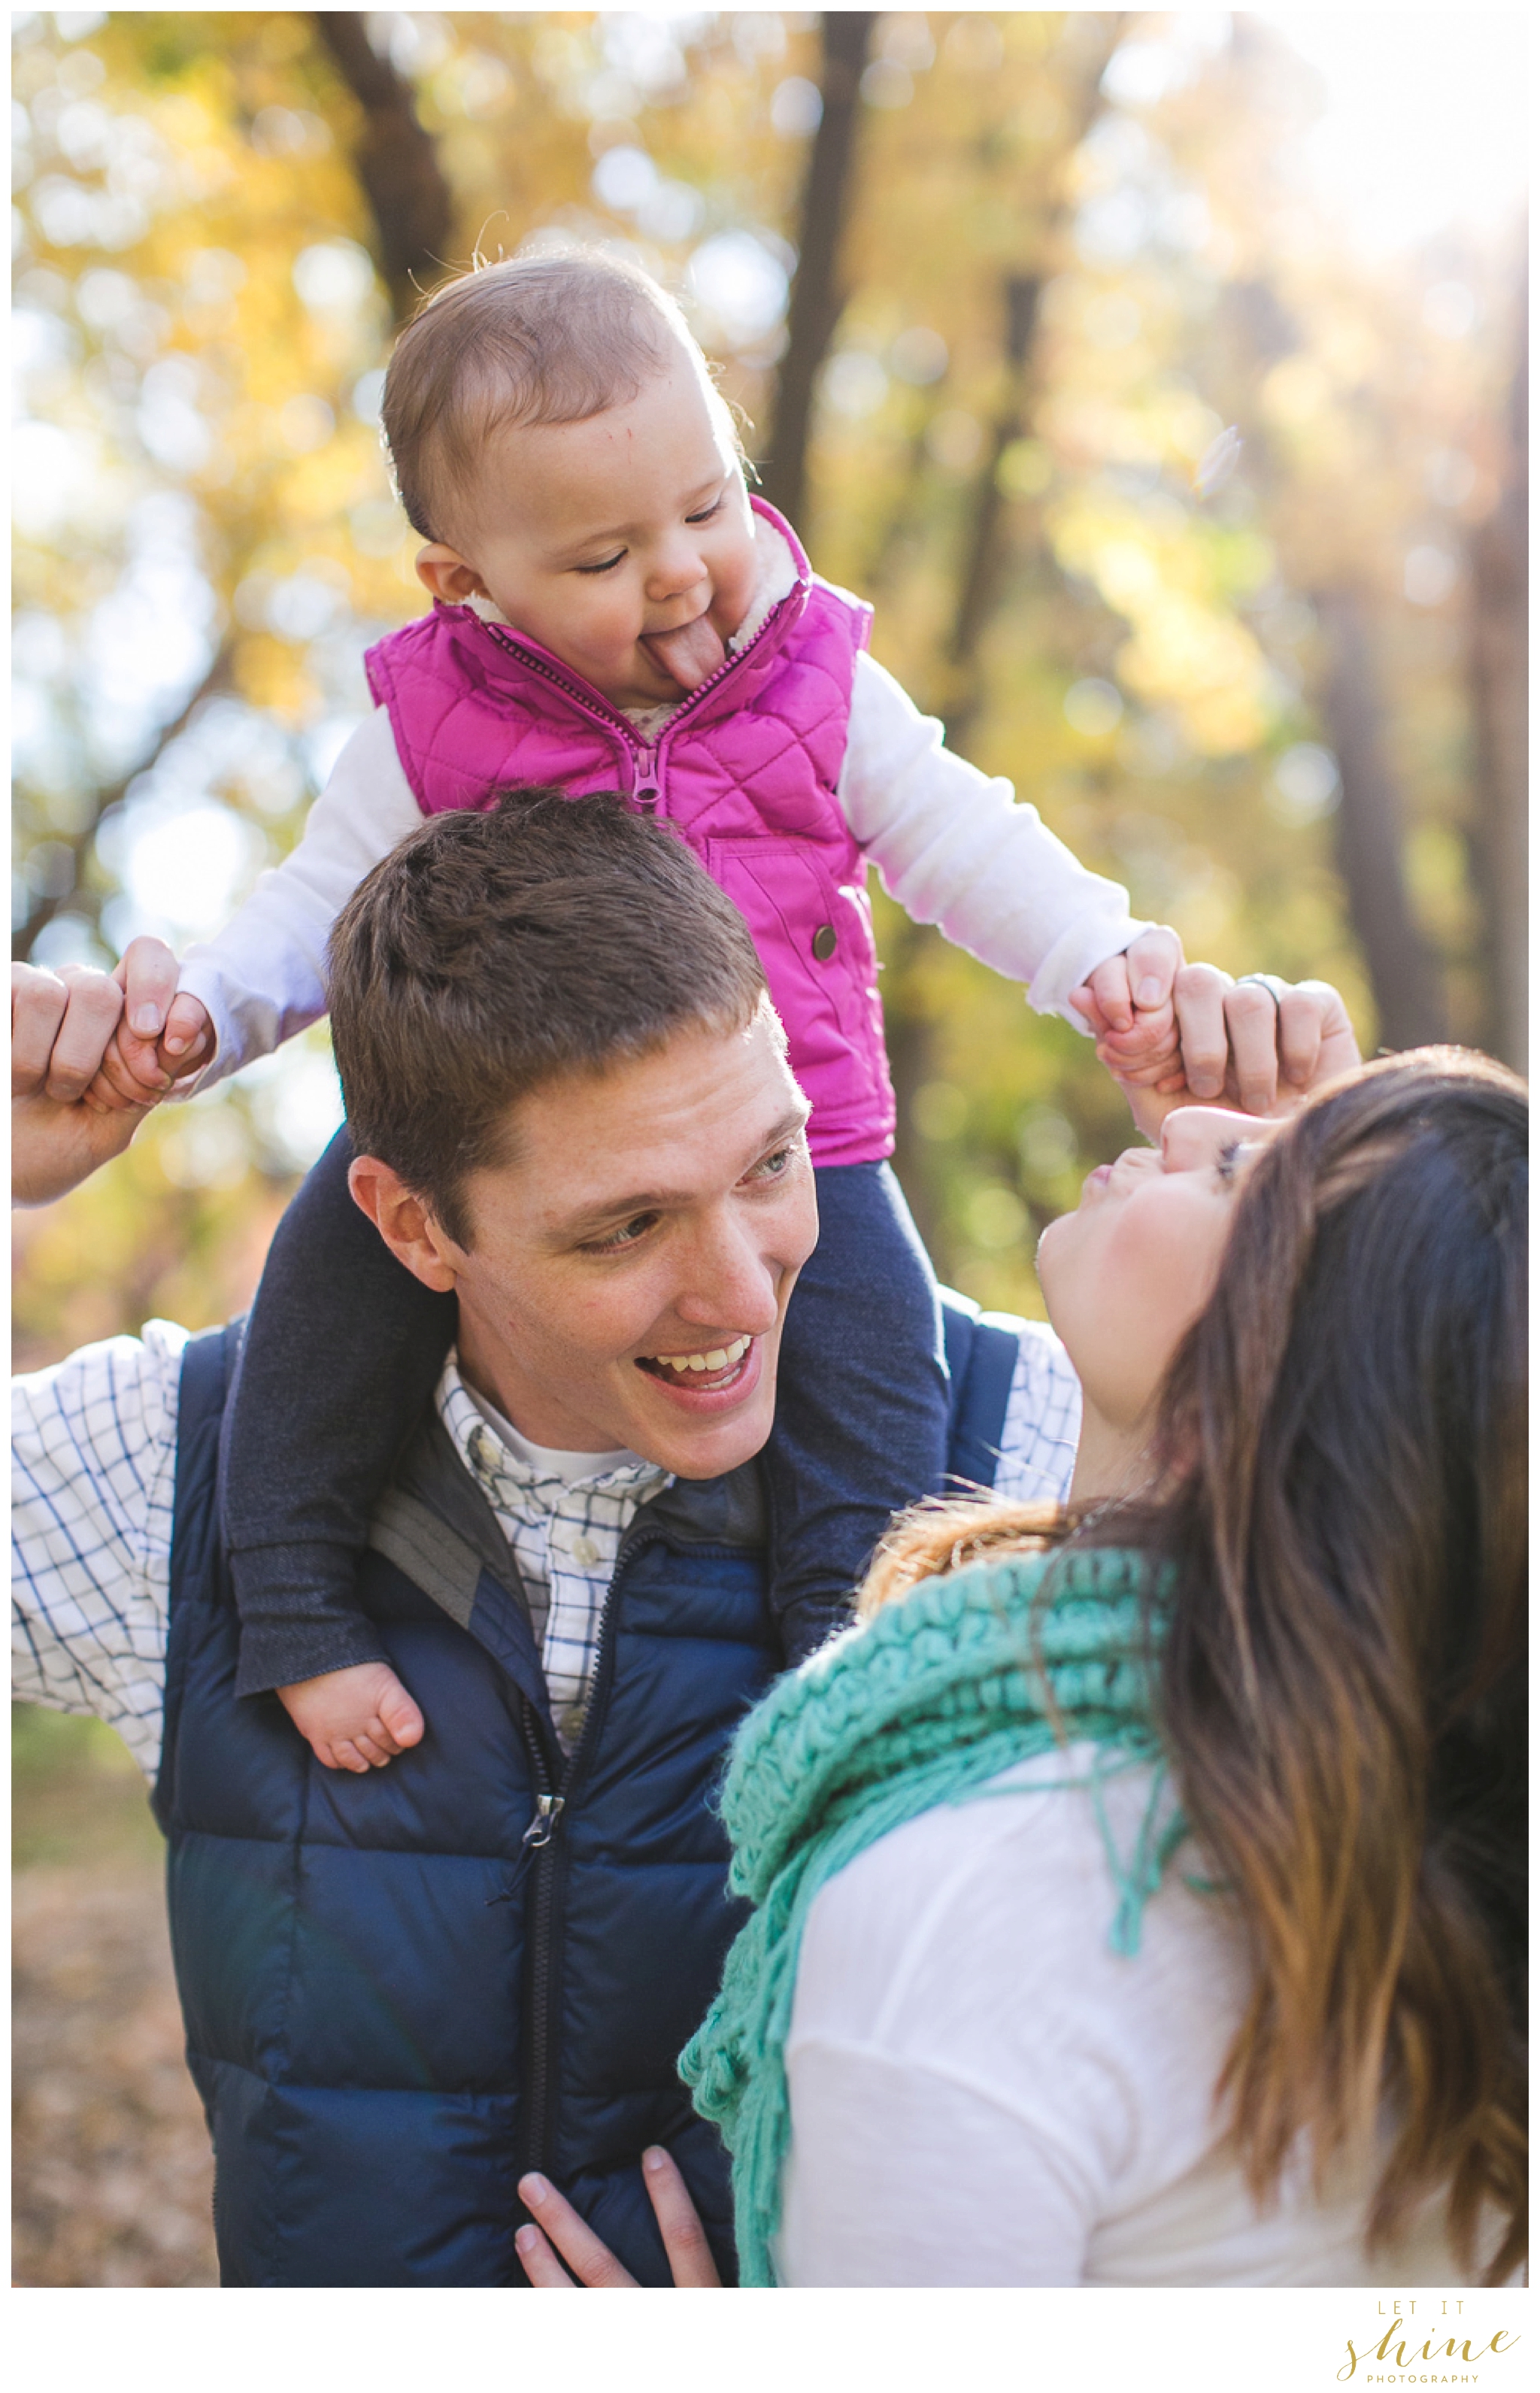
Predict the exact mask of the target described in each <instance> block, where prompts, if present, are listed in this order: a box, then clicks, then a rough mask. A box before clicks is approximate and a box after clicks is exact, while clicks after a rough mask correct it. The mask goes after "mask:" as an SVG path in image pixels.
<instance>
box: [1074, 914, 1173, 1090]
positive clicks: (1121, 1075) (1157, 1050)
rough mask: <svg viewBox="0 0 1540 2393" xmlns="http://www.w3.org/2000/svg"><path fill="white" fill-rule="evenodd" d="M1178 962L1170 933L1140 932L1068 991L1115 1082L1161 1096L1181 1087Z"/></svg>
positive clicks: (1162, 931) (1163, 930)
mask: <svg viewBox="0 0 1540 2393" xmlns="http://www.w3.org/2000/svg"><path fill="white" fill-rule="evenodd" d="M1181 961H1182V956H1181V940H1180V939H1179V938H1178V936H1177V935H1176V933H1175V932H1174V931H1169V930H1166V929H1164V928H1157V929H1155V930H1150V931H1144V932H1142V933H1141V935H1140V936H1139V937H1138V938H1137V939H1135V940H1134V941H1133V942H1132V944H1131V945H1130V946H1129V948H1126V949H1125V951H1124V953H1123V954H1122V955H1120V956H1109V957H1108V958H1107V961H1105V963H1101V964H1098V965H1097V967H1096V970H1095V971H1094V972H1093V973H1092V974H1090V976H1089V978H1088V979H1086V980H1085V981H1083V982H1082V983H1081V985H1080V987H1078V988H1076V989H1072V990H1071V991H1070V1000H1069V1001H1070V1003H1071V1004H1072V1005H1073V1006H1074V1007H1075V1009H1076V1011H1077V1013H1080V1014H1082V1015H1083V1016H1084V1018H1085V1020H1086V1022H1087V1023H1088V1025H1089V1026H1090V1029H1091V1031H1092V1032H1093V1033H1094V1035H1095V1039H1096V1053H1097V1057H1098V1060H1099V1061H1100V1062H1101V1063H1103V1064H1104V1065H1105V1066H1106V1068H1107V1070H1108V1071H1109V1072H1111V1073H1112V1075H1113V1077H1114V1079H1117V1080H1120V1081H1123V1082H1126V1083H1127V1084H1129V1085H1130V1086H1132V1087H1135V1088H1147V1089H1157V1090H1159V1091H1160V1092H1162V1094H1166V1093H1169V1092H1174V1091H1176V1090H1179V1089H1181V1088H1182V1087H1183V1086H1184V1085H1185V1083H1184V1082H1183V1079H1182V1075H1181V1031H1180V1028H1179V1026H1178V1022H1177V1013H1176V1006H1175V1002H1174V998H1173V991H1174V988H1175V984H1176V977H1177V974H1178V973H1179V972H1180V971H1181Z"/></svg>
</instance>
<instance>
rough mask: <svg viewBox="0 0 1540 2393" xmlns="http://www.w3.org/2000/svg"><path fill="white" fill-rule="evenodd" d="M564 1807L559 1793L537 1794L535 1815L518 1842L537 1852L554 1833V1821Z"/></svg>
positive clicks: (559, 1816)
mask: <svg viewBox="0 0 1540 2393" xmlns="http://www.w3.org/2000/svg"><path fill="white" fill-rule="evenodd" d="M566 1809H567V1804H566V1800H565V1798H563V1797H562V1796H560V1795H540V1796H537V1797H536V1798H535V1816H534V1818H533V1819H532V1820H531V1821H530V1823H529V1826H528V1827H527V1828H526V1829H525V1831H524V1834H523V1836H522V1837H520V1838H519V1843H520V1844H521V1845H526V1846H528V1848H529V1850H530V1852H532V1853H533V1852H538V1851H539V1850H540V1849H541V1847H542V1845H548V1844H549V1843H550V1841H551V1839H552V1837H554V1836H555V1833H556V1822H557V1821H558V1820H559V1819H560V1818H561V1815H562V1813H563V1812H564V1811H566Z"/></svg>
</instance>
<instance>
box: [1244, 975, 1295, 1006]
mask: <svg viewBox="0 0 1540 2393" xmlns="http://www.w3.org/2000/svg"><path fill="white" fill-rule="evenodd" d="M1287 986H1288V984H1287V982H1286V981H1284V980H1281V979H1280V978H1279V976H1278V974H1276V973H1242V974H1241V976H1240V978H1239V979H1238V980H1237V981H1236V983H1235V987H1237V988H1265V989H1266V991H1267V993H1268V995H1269V997H1270V998H1271V999H1272V1002H1273V1004H1274V1005H1275V1006H1276V1008H1277V1010H1278V1012H1279V1013H1282V1012H1283V1010H1284V1001H1283V999H1282V997H1281V996H1280V995H1279V991H1280V990H1281V989H1284V988H1286V987H1287Z"/></svg>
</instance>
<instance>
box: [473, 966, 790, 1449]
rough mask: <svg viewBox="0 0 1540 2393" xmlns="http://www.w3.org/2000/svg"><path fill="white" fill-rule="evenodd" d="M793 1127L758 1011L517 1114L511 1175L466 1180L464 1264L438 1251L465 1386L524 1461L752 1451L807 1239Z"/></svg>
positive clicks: (567, 1083) (504, 1170)
mask: <svg viewBox="0 0 1540 2393" xmlns="http://www.w3.org/2000/svg"><path fill="white" fill-rule="evenodd" d="M807 1114H808V1106H807V1103H806V1100H805V1099H804V1098H803V1095H802V1093H801V1092H800V1091H799V1089H798V1088H797V1085H796V1083H795V1081H794V1080H793V1079H792V1078H791V1075H790V1071H789V1070H788V1068H787V1066H786V1061H785V1058H784V1056H783V1055H782V1054H781V1053H780V1051H779V1047H778V1044H777V1039H776V1036H775V1029H774V1017H773V1015H772V1014H771V1013H770V1011H769V1008H768V1005H763V1006H762V1007H761V1009H760V1011H759V1013H757V1014H756V1015H755V1017H754V1019H753V1021H752V1022H751V1023H750V1026H749V1027H748V1028H747V1029H746V1030H741V1031H737V1032H733V1033H730V1034H726V1035H724V1034H723V1033H722V1032H719V1031H714V1030H709V1029H704V1028H691V1029H687V1030H684V1031H681V1032H680V1033H679V1034H678V1036H677V1037H676V1038H674V1039H672V1040H671V1041H670V1042H669V1044H668V1045H667V1046H666V1047H664V1048H662V1049H660V1050H659V1053H656V1054H653V1055H648V1056H644V1057H642V1058H640V1059H639V1060H633V1061H626V1062H622V1063H619V1064H617V1065H615V1066H613V1068H611V1069H610V1070H608V1071H606V1072H604V1073H602V1074H597V1075H594V1076H593V1077H589V1076H585V1075H571V1076H568V1077H567V1078H564V1079H558V1080H554V1081H551V1082H550V1083H548V1084H547V1085H546V1086H545V1087H543V1088H541V1089H537V1090H535V1091H534V1092H532V1094H530V1095H529V1096H528V1097H526V1098H524V1099H522V1100H521V1101H520V1103H519V1105H518V1106H517V1107H516V1112H515V1115H514V1119H513V1125H512V1127H513V1131H514V1140H515V1144H514V1155H515V1159H514V1161H513V1162H512V1163H510V1164H508V1165H506V1166H502V1167H498V1168H489V1169H487V1170H481V1171H478V1172H476V1173H474V1174H473V1175H472V1176H471V1178H470V1180H469V1181H468V1182H467V1183H466V1188H465V1210H466V1214H467V1217H468V1220H469V1223H470V1224H471V1237H472V1245H471V1248H470V1249H469V1250H468V1251H467V1250H465V1249H461V1248H452V1249H450V1248H448V1247H447V1246H445V1245H444V1242H443V1240H442V1234H441V1233H440V1234H439V1236H438V1239H437V1241H436V1242H437V1243H439V1244H440V1247H441V1250H443V1251H444V1252H445V1254H446V1259H447V1260H449V1261H450V1262H451V1263H452V1268H453V1274H454V1282H455V1293H456V1296H457V1297H458V1299H459V1303H460V1331H459V1346H460V1360H461V1366H462V1368H463V1371H464V1373H465V1375H466V1377H467V1378H468V1379H469V1380H471V1381H472V1382H473V1383H474V1384H475V1385H476V1387H478V1388H479V1389H481V1391H482V1392H483V1393H485V1394H486V1395H488V1396H489V1397H490V1398H491V1399H492V1401H493V1402H494V1403H495V1404H497V1405H498V1406H500V1407H501V1408H502V1411H503V1412H504V1413H506V1415H507V1417H508V1419H510V1420H511V1421H512V1422H513V1423H514V1425H515V1426H516V1428H517V1429H519V1430H521V1431H522V1432H523V1433H524V1434H525V1436H526V1437H529V1438H531V1439H533V1440H534V1441H535V1443H536V1444H537V1445H551V1446H559V1447H565V1448H567V1449H568V1450H570V1451H574V1452H580V1453H581V1452H587V1453H603V1452H606V1451H607V1450H609V1449H611V1448H614V1447H618V1446H629V1447H630V1448H631V1450H632V1451H633V1453H635V1454H640V1455H643V1456H645V1457H646V1459H647V1460H648V1461H652V1462H659V1463H661V1464H663V1465H664V1467H665V1468H666V1469H668V1470H670V1471H676V1472H678V1473H679V1474H680V1476H681V1477H683V1478H685V1479H710V1478H714V1477H715V1476H716V1474H717V1473H718V1472H719V1471H729V1470H732V1469H733V1468H735V1467H736V1466H737V1464H738V1463H740V1462H745V1461H747V1460H748V1458H749V1457H750V1455H753V1454H757V1453H758V1451H759V1449H760V1447H761V1446H762V1445H763V1444H764V1441H765V1439H766V1438H767V1437H768V1435H769V1433H770V1425H771V1420H772V1418H773V1415H774V1411H775V1401H776V1366H777V1358H778V1354H779V1348H780V1335H781V1325H782V1323H783V1321H784V1320H785V1318H786V1307H787V1301H788V1299H789V1298H790V1294H791V1290H792V1288H793V1286H794V1284H795V1282H796V1277H797V1274H798V1273H799V1271H800V1270H801V1269H802V1266H803V1263H804V1262H806V1260H807V1258H808V1256H809V1255H810V1254H811V1253H812V1251H813V1248H814V1246H815V1244H816V1239H817V1235H818V1216H817V1207H816V1200H815V1197H814V1187H813V1170H812V1166H811V1164H810V1163H809V1161H808V1155H807V1142H806V1137H805V1134H804V1130H805V1123H806V1120H807ZM669 1357H672V1361H670V1360H667V1359H665V1358H669ZM692 1358H693V1359H694V1361H695V1362H696V1363H697V1364H704V1366H706V1367H704V1368H696V1369H692V1368H690V1367H689V1365H690V1362H691V1359H692Z"/></svg>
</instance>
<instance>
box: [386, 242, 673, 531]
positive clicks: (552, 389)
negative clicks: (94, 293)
mask: <svg viewBox="0 0 1540 2393" xmlns="http://www.w3.org/2000/svg"><path fill="white" fill-rule="evenodd" d="M675 346H677V347H681V348H683V349H684V351H685V355H686V356H689V357H693V358H695V359H698V360H699V364H700V371H701V373H702V375H703V376H705V377H706V379H707V383H708V386H709V387H710V374H709V370H708V368H707V366H706V361H705V360H704V358H702V357H701V355H700V350H699V348H698V345H697V343H696V341H695V338H694V336H693V335H692V333H691V332H690V329H689V327H688V325H687V324H686V323H685V319H684V317H683V316H682V315H681V313H680V311H679V308H678V307H677V306H676V305H675V303H674V301H673V300H672V299H671V298H670V296H669V294H668V293H667V292H666V291H665V290H663V288H662V287H661V285H660V284H659V283H657V282H655V281H653V279H652V277H651V275H650V274H645V273H643V271H642V269H641V268H639V267H635V266H631V265H628V264H626V263H625V262H624V261H623V260H621V259H619V258H612V257H607V256H605V255H603V254H602V252H599V251H592V250H591V251H581V252H579V253H577V254H575V255H569V256H566V257H511V258H505V259H502V260H501V261H500V262H499V263H498V264H496V265H493V266H476V267H474V268H472V269H471V271H470V272H469V273H467V274H460V275H456V276H455V278H454V280H453V281H450V282H446V283H444V284H443V285H442V286H441V287H440V288H439V289H438V290H437V291H436V292H434V293H433V294H432V295H431V297H429V298H428V299H427V300H426V301H425V302H424V305H423V307H421V308H420V309H419V311H418V313H417V314H416V316H415V317H413V319H412V320H411V323H410V324H409V325H408V326H407V328H406V330H405V332H404V333H402V334H401V337H400V339H399V340H398V342H397V344H396V350H395V354H394V356H393V357H392V359H391V360H390V367H389V371H388V372H387V373H386V375H385V403H384V407H383V409H382V415H383V420H384V424H385V439H386V441H387V442H388V444H389V448H390V455H391V462H392V464H393V465H394V467H395V471H396V487H397V490H398V492H399V493H400V499H401V504H402V506H403V507H404V508H405V509H406V512H407V517H408V519H409V520H410V522H411V526H412V528H413V530H416V531H419V532H421V533H422V535H423V538H424V540H442V539H444V538H445V537H446V536H447V535H446V525H447V524H448V523H449V522H450V520H451V518H452V516H453V512H454V502H455V501H456V499H462V498H463V497H464V496H465V494H466V492H467V490H468V489H469V487H470V484H471V481H472V478H473V477H474V474H475V470H476V459H477V455H478V452H479V451H480V449H481V447H482V444H483V443H484V442H485V440H486V439H487V437H488V435H489V433H491V432H494V431H496V430H498V429H499V428H500V427H502V425H542V424H581V422H583V420H584V419H585V418H586V417H588V416H590V415H597V414H599V413H600V412H602V410H604V409H605V408H607V407H618V406H626V405H628V404H629V403H630V401H631V400H632V399H634V398H636V396H637V394H638V393H639V392H640V391H641V390H642V389H643V388H644V386H646V384H647V383H648V382H650V381H651V380H652V378H653V376H654V375H655V374H659V373H663V372H665V371H666V370H667V367H668V365H669V362H670V352H671V348H672V347H675Z"/></svg>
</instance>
